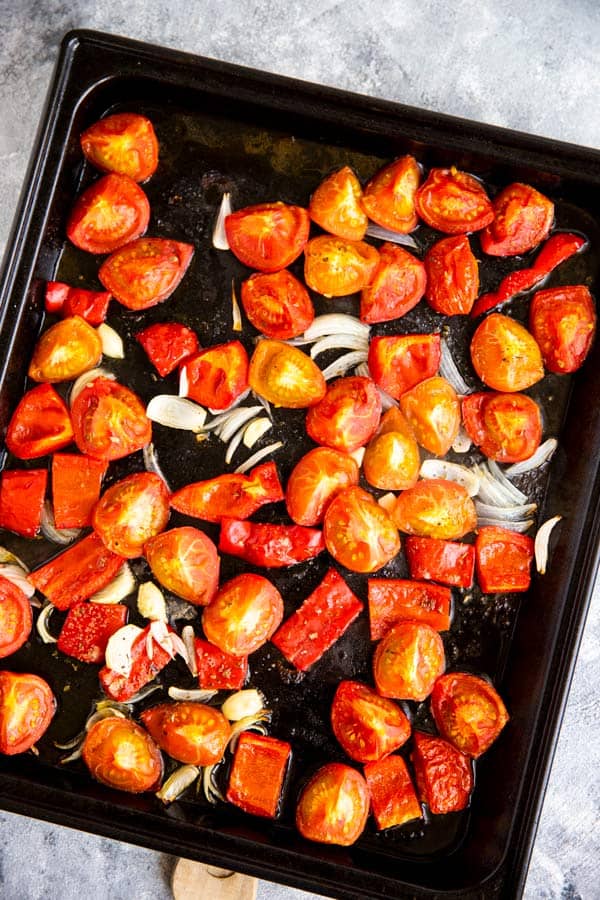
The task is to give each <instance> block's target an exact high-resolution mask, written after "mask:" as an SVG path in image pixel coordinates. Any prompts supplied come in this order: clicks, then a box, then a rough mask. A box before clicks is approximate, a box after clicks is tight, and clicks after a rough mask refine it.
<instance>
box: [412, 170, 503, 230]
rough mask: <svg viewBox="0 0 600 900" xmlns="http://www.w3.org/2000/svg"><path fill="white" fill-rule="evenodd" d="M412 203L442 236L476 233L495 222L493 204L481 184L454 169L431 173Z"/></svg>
mask: <svg viewBox="0 0 600 900" xmlns="http://www.w3.org/2000/svg"><path fill="white" fill-rule="evenodd" d="M415 202H416V206H417V212H418V214H419V215H420V217H421V218H422V219H423V220H424V221H425V222H426V223H427V224H428V225H430V226H431V227H432V228H437V230H438V231H443V232H444V234H466V233H468V232H471V231H479V230H480V229H481V228H485V226H486V225H489V223H490V222H491V221H492V219H493V218H494V208H493V206H492V202H491V200H490V198H489V197H488V195H487V194H486V192H485V188H484V187H483V185H482V184H481V182H479V181H478V180H477V179H476V178H474V177H473V176H472V175H469V174H468V173H467V172H460V171H458V169H455V168H454V167H452V168H451V169H431V171H430V172H429V175H428V177H427V180H426V181H425V182H424V183H423V184H422V185H421V187H420V188H419V190H418V191H417V196H416V200H415Z"/></svg>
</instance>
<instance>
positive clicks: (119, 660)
mask: <svg viewBox="0 0 600 900" xmlns="http://www.w3.org/2000/svg"><path fill="white" fill-rule="evenodd" d="M141 633H142V629H141V628H138V627H137V625H123V627H122V628H119V629H118V631H115V633H114V634H112V635H111V636H110V637H109V639H108V643H107V645H106V654H105V657H106V665H107V666H108V668H109V669H112V671H113V672H117V673H118V674H119V675H123V676H124V677H125V678H127V677H128V676H129V673H130V671H131V666H132V657H131V648H132V646H133V643H134V641H135V640H136V638H138V637H139V635H140V634H141Z"/></svg>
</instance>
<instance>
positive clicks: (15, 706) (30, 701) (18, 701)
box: [0, 671, 56, 756]
mask: <svg viewBox="0 0 600 900" xmlns="http://www.w3.org/2000/svg"><path fill="white" fill-rule="evenodd" d="M55 712H56V699H55V697H54V694H53V693H52V690H51V689H50V686H49V684H48V683H47V682H46V681H44V679H43V678H40V677H39V676H38V675H32V674H30V673H28V672H19V673H17V672H7V671H1V672H0V753H4V754H5V755H6V756H14V755H15V754H16V753H25V751H26V750H30V749H31V748H32V747H33V746H34V745H35V744H37V742H38V741H39V739H40V738H41V737H42V735H43V734H44V732H45V731H46V729H47V728H48V726H49V725H50V722H51V721H52V716H53V715H54V713H55Z"/></svg>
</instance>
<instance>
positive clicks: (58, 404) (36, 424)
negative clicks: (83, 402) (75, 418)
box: [6, 384, 73, 459]
mask: <svg viewBox="0 0 600 900" xmlns="http://www.w3.org/2000/svg"><path fill="white" fill-rule="evenodd" d="M72 440H73V428H72V426H71V418H70V416H69V411H68V409H67V406H66V404H65V402H64V400H63V399H62V397H60V396H59V395H58V394H57V393H56V391H55V390H54V388H53V387H52V386H51V385H49V384H39V385H38V386H37V387H34V388H32V390H30V391H27V393H26V394H25V396H24V397H22V398H21V400H20V401H19V403H18V405H17V408H16V409H15V411H14V413H13V414H12V417H11V419H10V422H9V423H8V428H7V430H6V447H7V449H8V450H9V451H10V452H11V453H12V454H14V455H15V456H16V457H17V458H18V459H37V458H38V457H39V456H45V455H46V454H47V453H53V452H54V451H55V450H62V448H63V447H66V446H67V444H70V443H71V441H72Z"/></svg>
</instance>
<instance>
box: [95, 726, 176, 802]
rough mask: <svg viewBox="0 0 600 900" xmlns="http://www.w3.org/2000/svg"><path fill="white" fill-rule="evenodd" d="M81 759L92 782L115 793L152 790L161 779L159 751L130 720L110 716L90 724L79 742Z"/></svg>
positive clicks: (161, 769) (161, 763)
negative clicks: (80, 742)
mask: <svg viewBox="0 0 600 900" xmlns="http://www.w3.org/2000/svg"><path fill="white" fill-rule="evenodd" d="M82 757H83V761H84V763H85V764H86V766H87V767H88V769H89V771H90V774H91V775H92V777H93V778H95V779H96V781H99V782H101V783H102V784H105V785H107V787H111V788H116V789H117V790H119V791H128V792H129V793H131V794H140V793H142V791H152V790H155V789H156V788H157V787H158V786H159V784H160V781H161V778H162V773H163V760H162V756H161V754H160V750H159V749H158V747H157V746H156V744H155V743H154V741H153V740H152V738H151V737H150V735H149V734H148V732H147V731H144V729H143V728H142V727H141V726H140V725H138V724H137V723H136V722H133V721H132V720H131V719H120V718H119V719H118V718H116V716H115V717H112V716H111V717H109V718H106V719H101V720H100V721H99V722H96V723H95V724H94V725H92V727H91V728H90V730H89V731H88V733H87V734H86V737H85V741H84V742H83V747H82Z"/></svg>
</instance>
